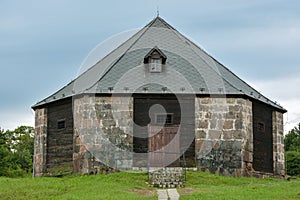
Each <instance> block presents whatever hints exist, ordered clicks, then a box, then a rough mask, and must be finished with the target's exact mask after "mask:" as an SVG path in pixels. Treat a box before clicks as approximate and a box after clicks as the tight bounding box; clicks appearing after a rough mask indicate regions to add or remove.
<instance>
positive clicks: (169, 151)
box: [148, 125, 180, 167]
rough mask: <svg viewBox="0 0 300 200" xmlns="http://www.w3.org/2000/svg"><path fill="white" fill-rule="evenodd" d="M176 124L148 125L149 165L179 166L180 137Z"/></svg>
mask: <svg viewBox="0 0 300 200" xmlns="http://www.w3.org/2000/svg"><path fill="white" fill-rule="evenodd" d="M178 128H179V127H178V126H170V127H161V126H151V125H149V127H148V133H149V139H148V148H149V157H148V159H149V160H148V162H149V167H167V166H169V167H171V166H172V167H179V166H180V163H179V157H180V137H179V134H177V132H178Z"/></svg>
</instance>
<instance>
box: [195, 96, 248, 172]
mask: <svg viewBox="0 0 300 200" xmlns="http://www.w3.org/2000/svg"><path fill="white" fill-rule="evenodd" d="M195 117H196V121H195V122H196V123H195V124H196V125H195V129H196V130H195V151H196V161H197V167H198V168H199V169H201V170H202V171H209V172H211V173H219V174H222V175H230V176H243V175H247V173H248V172H249V171H251V170H252V166H251V162H252V151H253V145H252V141H253V138H252V103H251V101H249V100H246V99H242V98H210V97H205V98H197V99H196V101H195Z"/></svg>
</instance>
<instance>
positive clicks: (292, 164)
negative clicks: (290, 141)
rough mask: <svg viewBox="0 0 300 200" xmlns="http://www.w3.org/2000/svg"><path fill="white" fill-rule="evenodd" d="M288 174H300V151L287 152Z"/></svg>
mask: <svg viewBox="0 0 300 200" xmlns="http://www.w3.org/2000/svg"><path fill="white" fill-rule="evenodd" d="M285 160H286V165H287V174H288V175H290V176H297V175H298V176H299V175H300V152H296V151H287V152H286V153H285Z"/></svg>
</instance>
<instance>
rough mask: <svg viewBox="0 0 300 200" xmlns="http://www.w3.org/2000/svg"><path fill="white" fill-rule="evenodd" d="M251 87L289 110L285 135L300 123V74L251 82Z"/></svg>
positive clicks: (286, 115)
mask: <svg viewBox="0 0 300 200" xmlns="http://www.w3.org/2000/svg"><path fill="white" fill-rule="evenodd" d="M249 82H250V83H251V85H252V86H253V87H254V88H255V89H257V90H258V91H260V92H261V93H262V94H263V95H265V96H267V97H268V98H270V99H271V100H273V101H277V102H278V103H279V104H280V105H281V106H283V107H284V108H285V109H287V110H288V112H287V113H286V114H285V117H284V118H285V133H287V132H288V131H289V130H291V129H292V128H294V127H295V126H296V125H297V124H298V123H299V122H300V87H299V86H300V74H299V75H298V76H297V75H295V76H291V77H283V78H281V79H274V80H262V81H257V80H256V81H249Z"/></svg>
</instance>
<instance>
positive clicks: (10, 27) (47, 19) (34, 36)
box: [0, 0, 300, 131]
mask: <svg viewBox="0 0 300 200" xmlns="http://www.w3.org/2000/svg"><path fill="white" fill-rule="evenodd" d="M157 6H159V13H160V16H161V17H162V18H163V19H165V20H166V21H167V22H168V23H170V24H171V25H172V26H173V27H175V28H176V29H177V30H178V31H180V32H181V33H182V34H184V35H187V36H188V37H190V38H192V39H193V40H194V41H196V42H197V43H198V44H199V45H200V46H201V47H202V48H203V49H205V50H206V51H207V52H208V53H209V54H211V55H212V56H213V57H214V58H216V59H217V60H218V61H220V62H221V63H222V64H224V65H225V66H226V67H228V68H229V69H230V70H232V71H233V72H234V73H235V74H237V75H238V76H239V77H241V78H242V79H243V80H245V81H246V82H248V83H250V85H252V86H253V87H254V88H255V89H257V90H258V91H260V92H262V93H263V94H264V95H265V96H267V97H269V98H271V99H272V100H274V101H277V102H279V103H280V104H281V105H282V106H283V107H284V108H286V109H288V111H289V112H288V113H287V114H285V123H286V128H285V130H286V131H287V130H290V129H291V128H293V127H294V126H295V125H296V124H297V123H298V122H300V60H299V59H300V56H299V54H300V1H299V0H251V1H249V0H222V1H220V0H185V1H179V0H127V1H122V0H118V1H117V0H109V1H79V0H72V1H71V0H43V1H41V0H39V1H38V0H27V1H22V0H19V1H16V0H1V1H0V69H1V79H0V95H1V98H0V127H1V128H4V129H14V128H16V127H17V126H19V125H31V126H33V125H34V113H33V111H32V110H31V106H32V105H33V104H35V103H36V102H37V101H39V100H42V99H44V98H45V97H47V96H49V95H51V94H52V93H54V92H55V91H57V90H58V89H60V88H61V87H63V86H64V85H66V84H67V83H68V82H70V81H71V80H72V79H74V78H75V77H76V75H77V74H78V71H79V69H80V65H81V63H82V62H83V61H84V59H85V58H86V57H87V55H88V54H89V52H90V51H91V50H92V49H93V48H94V47H96V46H97V45H98V44H99V43H101V42H103V41H104V40H106V39H107V38H109V37H111V36H113V35H116V34H119V33H120V32H123V31H128V30H132V29H136V28H141V27H143V26H145V25H146V24H147V23H148V22H149V21H151V20H152V19H153V18H154V17H156V12H157Z"/></svg>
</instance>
